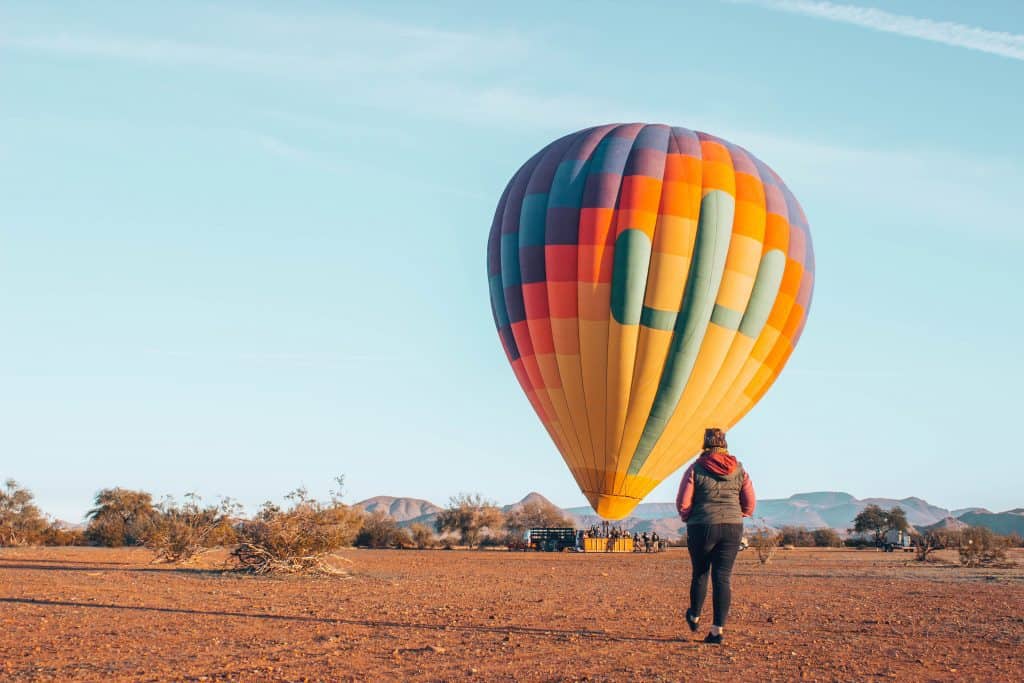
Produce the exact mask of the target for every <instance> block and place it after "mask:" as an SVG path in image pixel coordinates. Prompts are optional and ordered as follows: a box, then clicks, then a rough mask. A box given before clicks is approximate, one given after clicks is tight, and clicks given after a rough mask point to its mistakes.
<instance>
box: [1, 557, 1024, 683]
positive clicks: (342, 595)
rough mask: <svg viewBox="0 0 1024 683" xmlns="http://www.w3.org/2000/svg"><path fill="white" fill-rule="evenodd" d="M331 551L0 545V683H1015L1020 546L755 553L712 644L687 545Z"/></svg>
mask: <svg viewBox="0 0 1024 683" xmlns="http://www.w3.org/2000/svg"><path fill="white" fill-rule="evenodd" d="M343 556H344V557H345V558H347V559H348V560H350V561H351V564H348V563H343V564H344V566H346V567H347V568H348V569H349V571H350V572H351V575H350V576H349V577H348V578H316V579H307V578H284V579H275V578H260V577H251V576H240V575H238V574H235V573H229V572H224V571H220V570H218V569H217V561H216V559H215V558H213V557H207V558H206V559H205V560H204V561H203V563H202V564H201V565H200V566H198V567H191V568H174V567H166V566H160V565H153V564H151V563H150V557H151V556H150V554H149V553H147V552H146V551H144V550H136V549H130V550H122V549H115V550H107V549H98V548H14V549H4V550H0V680H4V681H71V680H89V681H165V680H186V681H223V680H231V681H336V680H358V681H376V680H428V681H450V680H523V681H548V680H558V681H561V680H589V681H622V680H641V681H660V680H663V681H678V680H684V679H687V680H702V681H703V680H723V681H732V680H819V681H833V680H839V681H862V680H871V679H886V678H889V679H899V680H958V681H962V680H979V681H1011V680H1022V679H1024V553H1022V552H1021V551H1014V556H1013V558H1012V559H1014V560H1015V561H1016V562H1017V564H1018V566H1017V567H1015V568H1004V569H970V570H969V569H963V568H960V567H956V566H953V565H952V563H951V562H939V563H936V564H934V565H930V566H923V565H921V564H920V563H916V562H914V561H913V560H912V555H909V554H903V553H894V554H886V553H880V552H877V551H873V550H866V551H856V550H804V549H796V550H788V551H787V550H780V551H778V553H777V554H776V556H775V558H774V559H773V560H772V561H771V563H770V564H768V565H766V566H762V565H760V564H759V563H758V562H757V558H756V557H755V554H754V552H753V551H747V552H744V553H741V556H740V561H739V562H738V564H737V568H736V573H735V576H734V579H733V583H734V586H735V588H734V598H733V613H732V616H731V621H730V623H729V626H728V629H727V643H726V644H725V645H722V646H715V645H705V644H703V643H701V642H700V638H702V637H703V635H704V632H703V630H702V631H699V632H698V633H696V634H694V633H691V632H690V631H689V630H688V629H687V628H686V627H685V624H684V622H683V618H682V610H683V608H684V607H685V602H686V597H685V596H686V589H687V581H688V578H689V566H688V558H687V555H686V551H685V550H684V549H671V550H669V551H668V552H665V553H663V554H660V555H646V556H642V555H600V554H598V555H580V554H547V553H510V552H503V551H458V550H455V551H444V550H427V551H410V550H393V551H385V550H380V551H373V550H352V551H347V552H345V553H343ZM940 559H942V560H952V559H953V557H952V555H950V556H941V554H940ZM709 621H710V596H709V601H708V607H707V611H706V612H705V623H707V622H709Z"/></svg>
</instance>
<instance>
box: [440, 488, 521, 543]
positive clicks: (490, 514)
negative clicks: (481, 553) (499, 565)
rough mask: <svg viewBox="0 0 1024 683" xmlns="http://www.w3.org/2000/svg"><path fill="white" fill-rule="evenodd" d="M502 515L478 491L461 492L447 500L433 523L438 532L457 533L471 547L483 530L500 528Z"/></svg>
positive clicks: (490, 530)
mask: <svg viewBox="0 0 1024 683" xmlns="http://www.w3.org/2000/svg"><path fill="white" fill-rule="evenodd" d="M504 517H505V516H504V515H503V514H502V512H501V510H500V509H499V508H498V506H497V505H496V504H495V503H494V502H492V501H489V500H486V499H484V498H483V497H481V496H480V494H479V493H473V494H469V493H462V494H459V495H458V496H453V497H452V498H451V499H450V500H449V502H448V507H447V508H446V509H444V510H442V511H441V512H439V513H438V515H437V521H436V522H435V523H434V524H435V527H436V528H437V530H438V531H439V532H442V533H443V532H455V533H458V534H459V537H460V539H461V540H462V542H463V543H464V544H465V545H467V546H469V547H470V548H473V547H476V546H478V545H479V544H480V538H481V536H482V535H483V533H484V532H485V531H488V532H491V533H494V532H496V531H498V530H499V529H501V527H502V525H503V524H504V521H505V519H504Z"/></svg>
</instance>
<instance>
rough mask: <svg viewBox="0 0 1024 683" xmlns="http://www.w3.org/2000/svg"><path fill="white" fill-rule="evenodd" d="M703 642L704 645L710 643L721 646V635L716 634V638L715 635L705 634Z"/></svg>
mask: <svg viewBox="0 0 1024 683" xmlns="http://www.w3.org/2000/svg"><path fill="white" fill-rule="evenodd" d="M704 642H705V643H712V644H714V645H721V644H722V634H721V633H719V634H718V635H717V636H716V635H712V634H710V633H709V634H707V635H706V636H705V637H704Z"/></svg>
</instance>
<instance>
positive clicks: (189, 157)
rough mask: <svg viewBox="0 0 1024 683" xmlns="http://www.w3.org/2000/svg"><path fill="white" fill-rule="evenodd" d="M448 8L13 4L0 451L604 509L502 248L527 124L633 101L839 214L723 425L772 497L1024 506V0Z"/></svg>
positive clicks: (73, 482)
mask: <svg viewBox="0 0 1024 683" xmlns="http://www.w3.org/2000/svg"><path fill="white" fill-rule="evenodd" d="M633 4H634V5H635V3H633ZM439 5H440V3H408V4H399V3H365V4H348V5H343V4H342V3H336V2H320V3H299V2H293V3H272V2H265V3H258V2H246V3H241V2H239V3H218V4H214V3H204V4H199V3H186V2H178V3H155V2H154V3H145V2H136V3H102V2H88V3H85V2H83V3H49V4H45V5H44V4H43V3H36V2H4V3H2V4H0V320H2V323H0V330H2V334H0V476H13V477H15V478H17V479H18V480H19V481H21V482H23V483H24V484H26V485H28V486H30V487H31V488H32V489H33V490H34V491H35V492H36V493H37V495H38V498H39V501H40V503H41V504H42V505H43V506H44V508H45V509H47V510H48V511H51V512H53V513H54V514H57V515H59V516H61V517H65V518H69V519H77V518H79V517H80V516H81V514H82V513H83V512H84V510H85V509H86V508H87V507H88V505H89V502H90V499H91V496H92V495H93V493H94V492H95V491H96V490H97V489H99V488H101V487H104V486H109V485H115V484H116V485H122V486H129V487H139V488H145V489H148V490H151V491H154V492H155V493H157V494H162V493H175V494H178V495H180V494H182V493H184V492H186V491H196V492H199V493H201V494H203V495H204V496H206V497H209V498H213V497H216V496H217V495H219V494H229V495H232V496H235V497H238V498H240V499H241V500H242V501H244V502H245V503H247V504H249V505H253V504H255V503H257V502H259V501H261V500H264V499H266V498H268V497H278V496H280V494H282V493H284V492H286V491H287V490H288V489H290V488H293V487H295V486H297V485H299V484H306V485H308V486H309V487H310V489H311V490H312V491H314V492H315V493H318V494H323V493H326V491H327V489H328V488H329V487H330V483H331V478H332V477H333V476H334V475H335V474H338V473H345V474H346V475H347V477H348V484H349V486H348V489H349V495H348V498H349V500H358V499H360V498H364V497H368V496H371V495H375V494H391V495H408V496H416V497H423V498H429V499H431V500H434V501H435V502H444V501H445V500H446V499H447V497H448V496H449V495H451V494H454V493H457V492H459V491H481V492H483V493H484V494H485V495H487V496H490V497H493V498H496V499H498V500H500V501H502V502H510V501H512V500H514V499H517V498H519V497H520V496H522V495H523V494H525V493H526V492H527V491H529V490H531V489H536V490H539V491H541V492H543V493H544V494H545V495H547V496H549V497H550V498H551V499H553V500H554V501H555V502H557V503H560V504H563V505H577V504H581V503H583V502H584V499H583V496H582V495H581V494H580V493H579V491H578V489H577V487H576V484H575V483H574V481H573V479H572V477H571V476H570V474H569V472H568V470H567V469H566V468H565V466H564V465H563V464H562V462H561V459H560V457H559V456H558V455H557V453H556V451H555V450H554V447H553V446H552V445H551V444H550V443H549V441H548V438H547V436H546V434H545V433H544V431H543V429H542V428H541V427H540V424H539V422H538V421H537V419H536V417H535V416H534V415H533V414H532V411H531V410H530V408H529V406H528V404H527V402H526V400H525V398H524V397H523V396H522V395H521V392H520V390H519V388H518V385H517V384H516V382H515V380H514V378H513V376H512V373H511V371H510V369H509V368H508V366H507V364H506V361H505V358H504V354H503V353H502V351H501V349H500V345H499V343H498V340H497V336H496V334H495V332H494V329H493V324H492V320H491V314H490V310H489V304H488V295H487V283H486V275H485V265H484V246H485V242H486V238H487V231H488V228H489V225H490V221H491V216H492V212H493V209H494V205H495V203H496V202H497V199H498V197H499V194H500V193H501V190H502V188H503V187H504V185H505V183H506V182H507V180H508V179H509V177H510V176H511V175H512V173H513V172H514V171H515V170H516V169H517V168H518V166H519V165H520V164H521V163H522V162H523V161H524V160H525V159H526V158H527V157H529V156H530V155H531V154H532V153H533V152H534V151H536V150H537V149H539V148H540V147H541V146H543V145H544V144H546V143H547V142H548V141H549V140H551V139H552V138H554V137H556V136H559V135H561V134H563V133H566V132H570V131H573V130H577V129H579V128H583V127H585V126H589V125H593V124H598V123H604V122H610V121H631V120H641V121H651V122H664V123H669V124H675V125H683V126H687V127H691V128H697V129H702V130H706V131H708V132H712V133H714V134H717V135H721V136H723V137H726V138H728V139H730V140H732V141H734V142H736V143H738V144H741V145H743V146H745V147H747V148H749V149H750V150H751V151H753V152H754V153H755V154H757V155H758V156H759V157H761V158H762V159H764V160H765V161H766V162H768V163H769V164H771V165H772V166H773V167H774V168H775V169H776V170H777V171H778V172H779V173H780V174H781V176H782V177H783V178H784V179H785V181H786V183H787V184H788V185H789V187H790V188H791V189H792V190H793V191H794V193H795V194H796V195H797V196H798V197H799V198H800V200H801V202H802V203H803V205H804V208H805V210H806V213H807V216H808V218H809V220H810V223H811V230H812V233H813V235H814V240H815V252H816V260H817V282H816V292H815V300H814V305H813V308H812V310H811V314H810V318H809V322H808V325H807V328H806V331H805V334H804V336H803V338H802V340H801V342H800V346H799V348H798V349H797V351H796V353H795V354H794V356H793V358H792V360H791V362H790V364H789V366H788V367H787V368H786V371H785V372H784V373H783V375H782V377H781V379H780V380H779V382H778V383H777V384H776V386H775V387H774V388H773V390H772V391H771V392H769V394H768V396H767V397H766V399H765V400H764V401H762V403H761V404H760V405H759V406H758V407H757V408H756V409H755V411H754V412H753V413H752V414H751V415H750V416H748V417H747V418H746V419H745V420H744V421H743V422H742V423H741V425H740V426H739V427H737V428H736V429H735V430H734V432H733V434H732V435H731V436H732V438H731V439H730V440H731V442H732V445H733V447H734V448H733V450H734V451H735V452H736V453H737V454H738V455H739V456H740V457H741V459H743V460H744V462H745V463H746V465H747V468H748V470H749V471H750V472H751V475H752V476H753V477H754V479H755V483H756V485H757V488H758V491H759V494H760V495H761V496H762V497H782V496H788V495H790V494H792V493H795V492H798V491H807V490H821V489H839V490H845V491H849V492H850V493H853V494H854V495H857V496H869V495H885V496H893V497H903V496H907V495H918V496H922V497H924V498H926V499H928V500H929V501H930V502H933V503H935V504H938V505H942V506H947V507H960V506H967V505H984V506H988V507H991V508H995V509H1005V508H1010V507H1014V506H1019V505H1021V504H1024V498H1022V495H1021V493H1020V487H1021V482H1022V480H1024V457H1022V456H1024V454H1022V452H1021V446H1020V429H1019V427H1018V423H1019V421H1020V408H1021V403H1022V402H1021V398H1020V389H1021V387H1022V386H1024V362H1022V360H1021V359H1022V355H1024V354H1022V353H1021V350H1020V346H1021V337H1022V335H1024V323H1022V322H1021V316H1020V311H1021V305H1022V304H1021V296H1022V294H1024V274H1022V271H1021V263H1022V262H1024V232H1022V230H1024V219H1022V217H1024V162H1022V157H1024V135H1022V134H1021V129H1020V126H1021V124H1020V122H1021V121H1024V95H1022V93H1024V5H1021V4H1020V3H1019V2H1016V1H1015V0H1011V1H1007V2H1002V3H986V4H985V6H984V7H981V6H978V5H980V3H969V4H968V3H959V2H891V3H885V4H881V3H879V4H877V5H875V7H877V8H878V9H879V10H881V11H875V12H870V11H864V10H863V9H857V8H855V7H852V6H848V5H837V4H829V3H820V2H801V1H789V2H775V1H772V0H768V1H764V2H741V3H730V2H700V3H696V2H695V3H675V2H673V3H664V4H662V5H654V4H650V5H647V6H645V8H643V9H636V8H635V7H633V8H631V7H630V5H627V4H626V3H547V2H544V3H529V2H518V3H505V4H504V5H494V6H489V7H487V8H486V9H485V8H483V6H481V5H480V4H479V3H468V2H467V3H445V4H443V5H441V6H439ZM944 22H945V23H944ZM675 485H676V482H675V481H674V478H673V480H670V481H668V482H667V483H666V484H664V485H662V487H660V488H659V489H658V490H656V491H655V492H654V493H653V494H652V495H651V497H650V498H649V499H648V500H668V499H670V498H671V496H672V495H673V493H674V488H675Z"/></svg>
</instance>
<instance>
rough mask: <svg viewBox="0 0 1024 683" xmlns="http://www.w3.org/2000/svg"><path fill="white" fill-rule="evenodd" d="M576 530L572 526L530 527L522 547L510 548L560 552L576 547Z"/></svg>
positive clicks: (524, 536)
mask: <svg viewBox="0 0 1024 683" xmlns="http://www.w3.org/2000/svg"><path fill="white" fill-rule="evenodd" d="M576 538H577V534H576V530H575V529H573V528H572V527H544V528H538V529H530V530H529V531H527V532H526V533H525V534H524V535H523V544H522V545H523V547H522V548H510V550H514V549H521V550H540V551H543V552H549V553H560V552H563V551H565V550H574V549H575V548H576Z"/></svg>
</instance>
